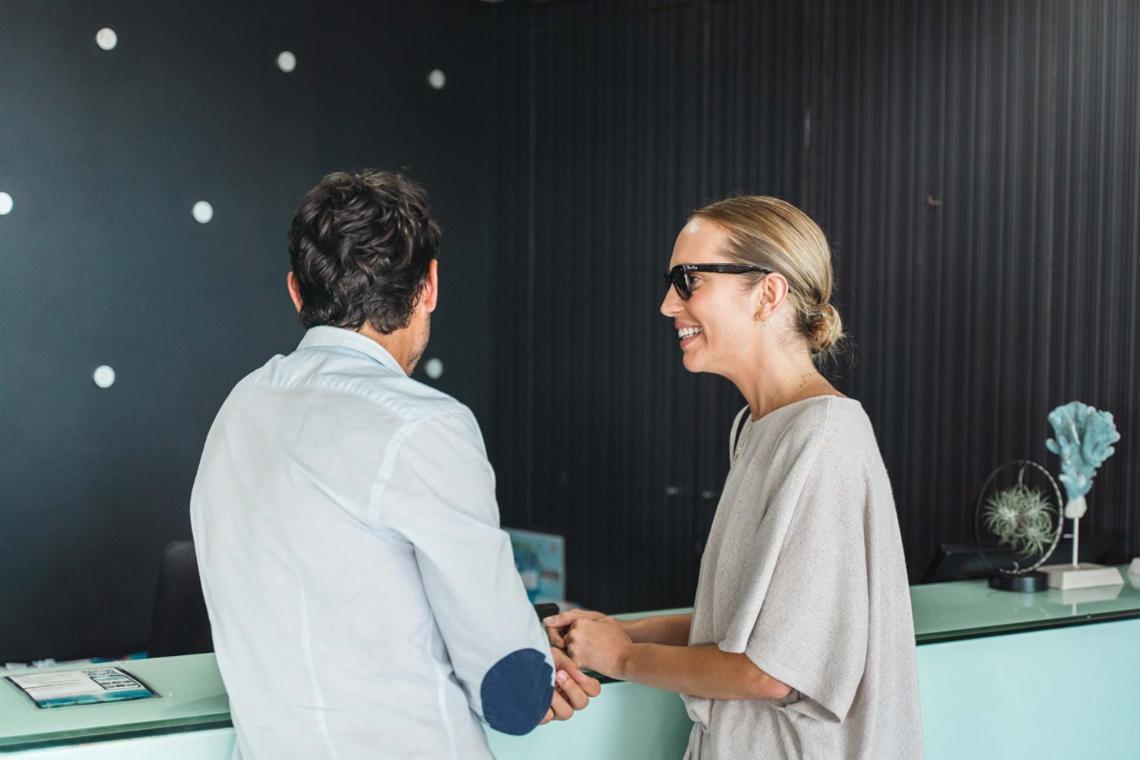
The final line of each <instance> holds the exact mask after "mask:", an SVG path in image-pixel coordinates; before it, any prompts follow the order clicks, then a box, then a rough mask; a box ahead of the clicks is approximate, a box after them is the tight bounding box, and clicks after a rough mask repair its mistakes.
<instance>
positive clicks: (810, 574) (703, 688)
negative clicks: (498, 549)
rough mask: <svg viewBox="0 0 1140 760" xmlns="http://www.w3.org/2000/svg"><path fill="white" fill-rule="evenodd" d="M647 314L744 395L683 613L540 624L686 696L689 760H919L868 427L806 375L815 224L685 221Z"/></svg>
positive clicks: (824, 274) (821, 271) (900, 601)
mask: <svg viewBox="0 0 1140 760" xmlns="http://www.w3.org/2000/svg"><path fill="white" fill-rule="evenodd" d="M669 266H670V267H671V269H670V270H669V273H668V274H667V275H666V278H667V279H668V281H669V284H670V287H669V289H668V292H667V293H666V296H665V300H664V302H663V303H662V305H661V312H662V313H663V314H664V315H665V316H667V317H670V318H672V319H673V322H674V326H675V327H676V330H677V338H678V341H679V343H680V348H681V352H682V355H683V361H684V364H685V367H686V368H687V369H688V370H689V371H690V372H711V373H715V374H718V375H723V376H724V377H727V378H728V379H729V380H731V381H732V382H733V383H734V384H735V385H736V387H737V388H738V389H739V390H740V392H741V394H743V396H744V398H745V399H746V400H747V401H748V406H747V407H745V408H744V409H742V410H741V413H740V415H739V416H738V417H737V420H736V423H735V424H734V425H733V429H732V434H731V436H730V449H731V468H730V470H729V474H728V479H727V481H726V482H725V486H724V491H723V493H722V495H721V500H720V504H719V506H718V508H717V513H716V517H715V519H714V520H713V524H712V528H711V530H710V533H709V538H708V542H707V543H706V546H705V552H704V556H703V558H702V560H701V571H700V580H699V582H698V585H697V596H696V601H695V603H694V606H693V613H692V615H675V616H666V617H652V618H645V619H642V620H636V621H629V622H619V621H616V620H614V619H613V618H610V617H606V616H604V615H601V614H600V613H597V612H586V611H572V612H567V613H563V614H561V615H557V616H555V617H552V618H549V619H548V620H547V621H546V624H547V626H548V631H549V633H550V637H551V641H552V642H553V643H554V644H555V645H557V646H560V647H564V648H565V649H566V650H567V651H568V653H569V654H570V656H571V657H572V658H573V659H574V660H575V661H577V662H578V663H579V664H580V665H582V666H583V667H587V668H592V669H594V670H596V671H598V672H600V673H604V674H606V675H608V676H612V677H615V678H620V679H625V680H630V681H637V682H640V683H644V684H648V685H650V686H655V687H658V688H662V689H670V690H673V691H677V692H680V693H681V695H682V697H683V698H684V700H685V703H686V706H687V708H688V712H689V715H690V716H691V717H692V719H693V721H694V726H693V731H692V734H691V736H690V739H689V748H688V751H687V752H686V755H685V756H686V758H693V759H694V760H696V759H698V758H699V760H738V758H746V757H763V758H824V759H826V760H838V759H839V758H875V759H876V760H879V759H881V758H917V757H920V756H921V754H922V734H921V726H920V722H919V713H918V688H917V680H916V674H915V654H914V628H913V622H912V619H911V610H910V596H909V589H908V586H907V576H906V567H905V564H904V561H903V552H902V545H901V541H900V536H899V529H898V521H897V518H896V516H895V507H894V501H893V499H892V496H891V487H890V482H889V481H888V479H887V473H886V469H885V468H884V466H883V461H882V458H881V456H880V454H879V450H878V445H877V443H876V441H875V436H874V432H873V431H872V428H871V424H870V421H869V420H868V419H867V416H866V414H865V413H864V412H863V408H862V407H861V406H860V405H859V403H858V402H857V401H853V400H851V399H848V398H846V397H844V396H843V395H842V394H840V393H839V392H838V391H836V390H835V388H833V387H832V386H831V384H830V383H829V382H828V381H827V380H826V379H825V378H824V377H823V375H821V374H820V373H819V371H818V370H817V369H816V366H815V364H816V361H818V360H819V359H820V358H822V357H825V356H827V355H828V354H829V353H831V352H832V351H833V350H834V347H835V346H836V343H837V342H838V341H839V340H840V339H841V338H842V337H843V328H842V323H841V322H840V318H839V314H838V312H837V311H836V309H835V307H834V306H832V305H831V303H830V297H831V281H832V269H831V254H830V251H829V249H828V245H827V240H826V238H825V237H824V235H823V232H822V231H821V230H820V229H819V227H818V226H817V225H816V224H815V223H814V222H813V221H812V220H811V219H810V218H808V217H807V215H805V214H804V213H803V212H802V211H800V210H799V209H797V208H795V207H794V206H792V205H790V204H788V203H785V202H784V201H781V200H778V199H776V198H767V197H740V198H729V199H726V200H722V201H719V202H717V203H714V204H712V205H710V206H707V207H705V208H703V209H701V210H699V211H697V212H696V213H695V214H694V215H693V216H692V218H691V219H690V220H689V222H688V223H687V224H686V225H685V228H684V229H683V230H682V231H681V233H680V234H679V235H678V237H677V242H676V245H675V246H674V248H673V257H672V259H671V260H670V263H669Z"/></svg>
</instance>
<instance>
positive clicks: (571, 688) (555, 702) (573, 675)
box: [540, 649, 602, 724]
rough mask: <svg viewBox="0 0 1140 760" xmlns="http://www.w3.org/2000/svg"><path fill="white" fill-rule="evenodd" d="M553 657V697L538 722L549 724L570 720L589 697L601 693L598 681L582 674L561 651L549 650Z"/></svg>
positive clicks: (584, 705)
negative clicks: (543, 715) (555, 721)
mask: <svg viewBox="0 0 1140 760" xmlns="http://www.w3.org/2000/svg"><path fill="white" fill-rule="evenodd" d="M550 654H551V655H552V656H553V657H554V668H555V672H554V680H555V688H554V696H553V697H551V699H550V709H549V710H547V711H546V716H545V717H543V719H542V720H541V721H540V724H542V723H549V722H550V721H552V720H570V718H571V717H572V716H573V715H574V713H575V712H576V711H578V710H583V709H585V707H586V705H587V704H589V702H590V697H596V696H598V695H599V694H601V693H602V685H601V684H600V683H598V679H596V678H590V677H589V676H588V675H586V674H585V673H583V672H582V670H581V668H579V667H578V665H577V663H575V662H574V661H573V660H571V659H570V657H569V656H567V654H566V653H565V652H563V651H562V650H561V649H551V650H550Z"/></svg>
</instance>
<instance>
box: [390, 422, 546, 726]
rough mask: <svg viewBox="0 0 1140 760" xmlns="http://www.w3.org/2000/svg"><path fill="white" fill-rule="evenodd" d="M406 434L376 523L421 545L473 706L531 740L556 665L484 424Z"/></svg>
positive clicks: (420, 558) (436, 609)
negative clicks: (516, 551)
mask: <svg viewBox="0 0 1140 760" xmlns="http://www.w3.org/2000/svg"><path fill="white" fill-rule="evenodd" d="M401 437H402V440H401V441H396V442H395V443H394V445H396V446H398V449H397V450H396V453H395V455H394V456H393V457H392V458H391V461H390V462H389V463H388V464H387V466H388V467H389V468H390V472H388V473H387V475H386V477H382V482H383V483H384V485H383V492H382V493H377V494H374V496H373V504H374V505H378V510H379V511H378V514H377V518H378V519H379V521H380V522H381V524H382V525H383V527H385V528H388V529H391V530H394V531H396V532H397V533H400V534H401V535H403V536H404V537H405V538H406V539H407V540H408V541H409V542H410V543H411V544H412V546H413V549H414V551H415V558H416V563H417V565H418V566H419V570H420V575H421V577H422V579H423V586H424V592H425V593H426V595H427V598H428V602H429V604H430V605H431V609H432V613H433V615H434V617H435V620H436V623H437V625H438V627H439V631H440V634H441V635H442V637H443V640H444V644H445V645H446V647H447V652H448V656H449V657H450V658H451V664H452V668H453V669H454V672H455V675H456V677H457V678H458V680H459V682H460V684H461V685H462V686H463V689H464V691H465V692H466V694H467V700H468V703H469V704H470V706H471V709H472V710H473V711H474V712H475V713H476V714H477V715H479V716H480V717H482V718H483V719H484V720H485V721H486V722H487V724H488V725H489V726H490V727H491V728H493V729H495V730H497V731H501V732H503V733H508V734H516V735H518V734H525V733H527V732H529V731H530V730H531V729H533V728H534V727H535V726H536V725H538V722H539V721H540V720H541V719H542V717H543V716H544V715H545V714H546V710H547V709H548V708H549V707H550V699H551V696H552V692H553V688H554V686H553V684H554V668H553V663H552V660H551V654H550V648H549V644H548V643H547V639H546V635H545V634H544V633H543V630H542V626H541V624H540V622H539V620H538V617H537V616H536V615H535V612H534V608H533V606H531V604H530V602H529V601H528V599H527V596H526V591H525V590H524V588H523V585H522V580H521V579H520V578H519V574H518V571H517V570H516V569H515V564H514V555H513V554H512V551H511V545H510V539H509V537H508V536H507V534H506V533H505V532H503V531H502V530H500V528H499V509H498V505H497V503H496V501H495V478H494V472H493V471H492V469H491V465H490V463H489V462H488V461H487V456H486V452H485V450H484V448H483V439H482V436H481V434H480V432H479V428H478V425H477V424H476V422H475V419H474V417H473V416H472V415H471V413H470V412H469V411H467V410H466V409H464V410H463V412H461V413H453V414H442V415H437V416H434V417H431V418H429V419H427V420H425V421H422V422H418V423H413V424H412V425H411V426H410V427H409V428H408V429H406V430H405V431H404V432H403V434H402V436H401ZM382 475H383V473H382Z"/></svg>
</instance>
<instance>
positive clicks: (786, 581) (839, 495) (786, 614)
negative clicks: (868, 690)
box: [744, 446, 869, 721]
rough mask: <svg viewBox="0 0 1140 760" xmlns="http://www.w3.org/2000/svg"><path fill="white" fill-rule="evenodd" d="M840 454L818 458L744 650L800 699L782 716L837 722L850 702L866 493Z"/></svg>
mask: <svg viewBox="0 0 1140 760" xmlns="http://www.w3.org/2000/svg"><path fill="white" fill-rule="evenodd" d="M841 449H842V446H824V447H822V450H821V451H819V452H817V459H816V466H815V467H814V468H812V472H811V475H810V477H808V478H807V479H806V481H805V484H804V487H803V490H802V491H801V494H800V497H799V499H798V501H797V503H796V506H795V511H794V513H793V515H792V518H791V521H790V523H789V524H788V530H787V533H786V535H785V538H784V541H783V544H782V546H781V547H780V551H779V555H778V557H777V559H776V562H775V566H774V570H773V572H772V578H771V582H770V585H769V587H768V590H767V594H766V595H765V597H764V602H763V605H762V606H761V608H760V613H759V615H758V616H757V618H756V624H755V627H754V628H753V629H752V632H751V634H750V636H749V637H748V642H747V645H746V647H745V650H744V651H745V654H746V655H747V656H748V658H749V659H751V660H752V661H753V662H754V663H755V664H756V665H757V666H758V667H759V668H760V669H761V670H763V671H764V672H765V673H768V674H769V675H771V676H772V677H774V678H777V679H779V680H780V681H782V682H784V683H785V684H787V685H788V686H790V687H791V688H792V689H794V690H795V692H798V694H795V695H793V698H792V699H791V700H789V702H790V703H789V704H788V705H787V707H788V709H791V710H793V711H795V712H800V713H802V714H805V715H808V716H811V717H814V718H818V719H822V720H830V721H842V720H843V719H844V718H845V717H846V715H847V712H848V710H849V709H850V707H851V704H852V702H853V700H854V698H855V692H856V690H857V689H858V687H859V684H860V682H861V681H862V678H863V672H864V666H865V663H866V657H867V643H868V631H869V617H868V615H869V610H868V576H867V552H866V544H865V541H864V529H863V526H864V516H865V505H866V501H867V493H868V487H867V485H866V479H865V478H864V473H863V471H862V468H860V467H858V466H857V465H856V466H851V465H850V464H849V463H848V462H847V461H846V458H845V457H844V456H843V452H842V450H841Z"/></svg>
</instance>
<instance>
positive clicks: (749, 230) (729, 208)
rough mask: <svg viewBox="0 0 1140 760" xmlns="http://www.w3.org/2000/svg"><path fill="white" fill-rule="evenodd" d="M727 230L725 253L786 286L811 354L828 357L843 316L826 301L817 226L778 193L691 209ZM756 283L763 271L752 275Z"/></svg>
mask: <svg viewBox="0 0 1140 760" xmlns="http://www.w3.org/2000/svg"><path fill="white" fill-rule="evenodd" d="M693 217H694V218H698V219H707V220H708V221H710V222H715V223H716V224H718V225H720V226H721V227H723V228H724V229H725V230H726V231H727V232H728V237H729V242H728V247H727V249H726V250H725V251H724V253H725V255H727V256H728V257H729V258H731V259H734V260H735V261H737V262H739V263H741V264H750V265H752V266H763V267H768V268H769V269H772V270H774V271H776V272H779V273H780V274H782V275H783V276H784V277H785V278H786V279H787V281H788V284H789V285H790V286H791V287H790V288H789V290H788V300H789V301H790V302H791V304H792V306H793V307H794V308H795V310H796V326H797V328H798V330H799V333H800V334H801V335H802V336H803V337H804V338H805V339H806V340H807V344H808V347H809V348H810V349H811V354H812V358H813V359H816V360H821V359H826V358H830V357H832V356H833V355H834V354H835V353H836V352H837V351H838V350H839V347H840V343H841V342H842V340H843V338H844V334H843V320H842V319H840V317H839V311H838V310H836V308H835V306H833V305H832V303H831V283H832V278H833V274H832V269H831V248H830V247H829V246H828V244H827V238H826V237H825V236H824V234H823V230H821V229H820V228H819V225H818V224H816V223H815V222H813V221H812V220H811V217H809V216H808V215H807V214H805V213H804V212H802V211H800V210H799V209H798V208H796V207H795V206H793V205H792V204H790V203H788V202H787V201H782V200H780V199H779V198H771V197H769V196H765V195H744V196H737V197H733V198H725V199H724V200H720V201H717V202H716V203H711V204H709V205H708V206H705V207H704V208H701V209H697V210H696V211H695V212H693ZM750 277H751V281H752V282H757V281H759V279H760V278H761V277H763V274H760V273H757V274H755V275H751V276H750Z"/></svg>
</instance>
